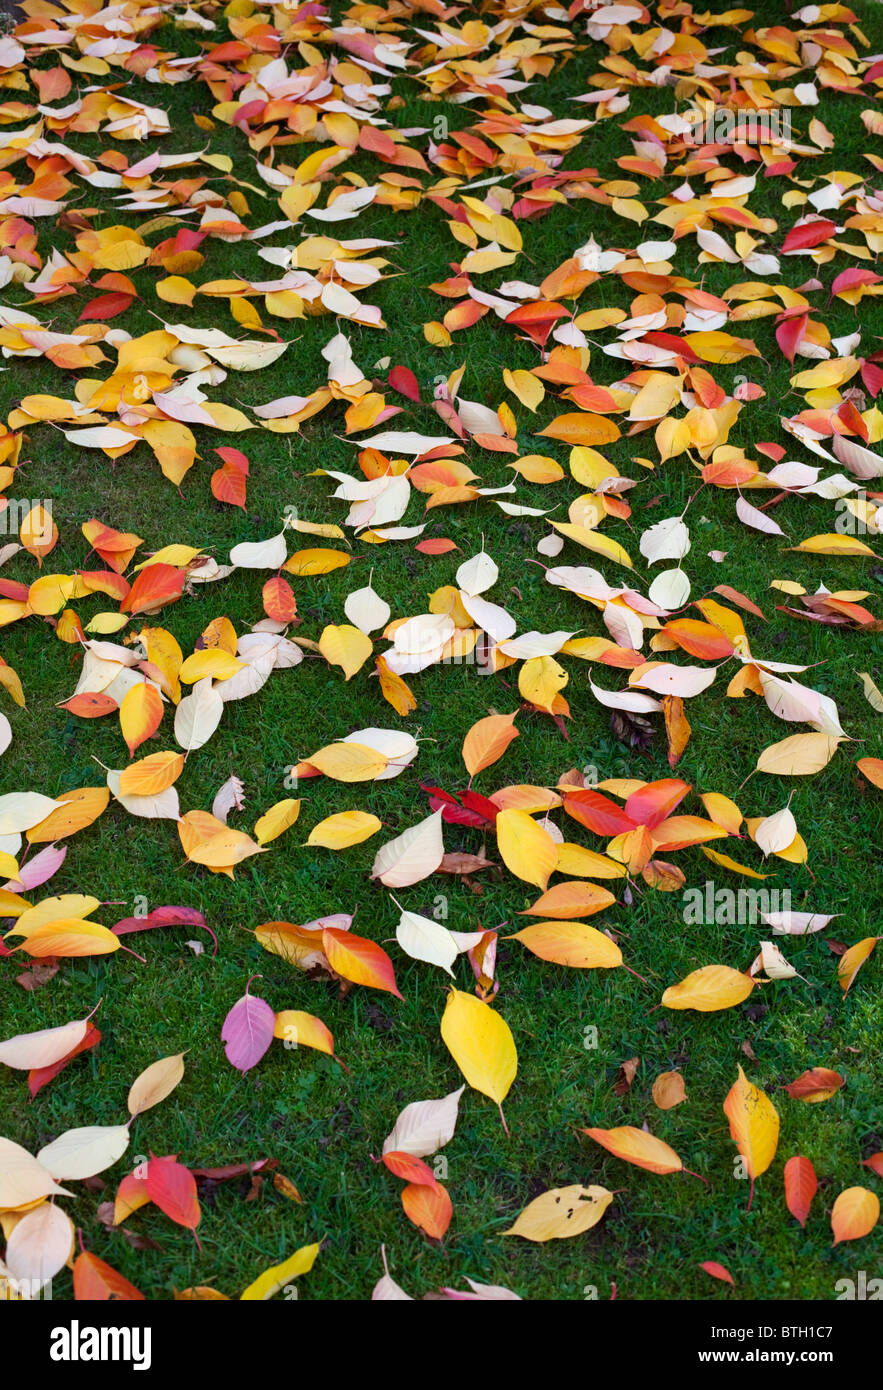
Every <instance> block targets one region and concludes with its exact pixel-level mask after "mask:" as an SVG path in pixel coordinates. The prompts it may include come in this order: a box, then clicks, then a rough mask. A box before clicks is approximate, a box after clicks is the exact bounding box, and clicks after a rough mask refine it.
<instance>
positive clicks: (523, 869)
mask: <svg viewBox="0 0 883 1390" xmlns="http://www.w3.org/2000/svg"><path fill="white" fill-rule="evenodd" d="M496 831H497V845H498V847H499V850H500V856H501V858H502V860H503V863H504V864H505V865H506V868H507V869H508V870H509V871H510V873H513V874H515V876H516V878H520V879H523V880H524V882H525V883H533V884H535V885H536V887H537V888H541V889H543V890H545V888H546V885H547V884H548V882H549V876H550V875H551V874H552V873H554V871H555V866H556V864H557V863H558V846H557V845H556V843H555V841H554V840H553V839H552V836H551V835H550V834H549V832H548V830H544V829H543V827H542V826H541V825H538V824H537V822H536V821H535V820H534V819H533V818H532V817H531V816H529V815H528V814H527V812H526V811H516V810H509V811H501V812H500V813H499V815H498V816H497V820H496Z"/></svg>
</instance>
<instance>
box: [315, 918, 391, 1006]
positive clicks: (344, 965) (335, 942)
mask: <svg viewBox="0 0 883 1390" xmlns="http://www.w3.org/2000/svg"><path fill="white" fill-rule="evenodd" d="M322 949H323V950H324V952H325V955H326V956H327V957H328V964H329V965H330V966H331V969H332V970H334V971H335V972H336V973H337V974H338V975H341V976H343V978H344V979H345V980H350V981H351V982H352V983H353V984H354V985H368V986H369V987H370V988H371V989H382V990H385V991H386V992H387V993H389V994H394V995H395V996H396V998H397V999H401V998H402V995H401V994H399V991H398V987H397V985H396V979H395V973H394V971H393V965H392V961H391V960H390V958H389V956H388V955H387V954H386V952H385V951H384V949H383V947H382V946H378V945H377V943H376V942H374V941H368V940H366V938H365V937H363V936H354V935H353V933H352V932H349V931H339V930H338V928H336V927H326V928H325V929H324V931H323V932H322Z"/></svg>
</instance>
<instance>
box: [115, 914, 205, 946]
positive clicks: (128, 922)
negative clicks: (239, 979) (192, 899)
mask: <svg viewBox="0 0 883 1390" xmlns="http://www.w3.org/2000/svg"><path fill="white" fill-rule="evenodd" d="M154 927H201V928H202V930H203V931H207V932H208V934H209V936H210V937H211V939H212V941H213V942H214V943H215V949H214V951H213V952H212V955H215V956H216V955H217V954H218V938H217V937H216V936H215V934H214V932H213V931H212V929H211V927H210V926H209V925H208V923H207V922H206V920H205V917H204V916H203V915H202V913H201V912H199V911H198V910H197V909H196V908H195V907H155V908H154V909H153V911H152V912H148V914H147V916H146V917H123V918H121V919H120V921H119V922H117V923H116V924H115V925H114V926H112V927H111V931H112V932H113V933H114V935H115V936H128V935H129V934H130V932H136V931H151V930H152V929H153V928H154Z"/></svg>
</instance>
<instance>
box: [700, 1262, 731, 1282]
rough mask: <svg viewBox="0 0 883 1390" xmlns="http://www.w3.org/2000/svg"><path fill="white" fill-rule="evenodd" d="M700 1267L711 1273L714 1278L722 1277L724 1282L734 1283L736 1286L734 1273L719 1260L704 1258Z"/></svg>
mask: <svg viewBox="0 0 883 1390" xmlns="http://www.w3.org/2000/svg"><path fill="white" fill-rule="evenodd" d="M699 1268H700V1269H704V1270H705V1273H706V1274H710V1275H711V1277H712V1279H720V1280H721V1281H722V1282H723V1283H724V1284H732V1285H733V1286H734V1287H735V1283H736V1281H735V1279H734V1278H733V1276H732V1274H731V1273H730V1271H729V1270H728V1269H726V1268H725V1267H724V1266H723V1265H719V1264H718V1262H717V1260H703V1262H702V1264H701V1265H700V1266H699Z"/></svg>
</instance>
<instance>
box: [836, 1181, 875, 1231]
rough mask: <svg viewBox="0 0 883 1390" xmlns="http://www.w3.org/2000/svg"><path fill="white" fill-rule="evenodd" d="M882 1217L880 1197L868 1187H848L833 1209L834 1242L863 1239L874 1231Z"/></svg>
mask: <svg viewBox="0 0 883 1390" xmlns="http://www.w3.org/2000/svg"><path fill="white" fill-rule="evenodd" d="M879 1217H880V1199H879V1197H878V1196H877V1194H876V1192H871V1191H869V1189H868V1188H867V1187H847V1188H846V1190H845V1191H844V1192H841V1193H840V1195H839V1197H838V1198H837V1200H836V1201H835V1203H834V1206H833V1208H832V1210H831V1230H832V1231H833V1232H834V1244H835V1245H839V1244H840V1242H841V1241H842V1240H861V1239H862V1237H863V1236H866V1235H868V1234H869V1233H870V1232H871V1231H873V1229H874V1227H875V1226H876V1224H877V1221H878V1220H879Z"/></svg>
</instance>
